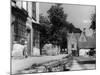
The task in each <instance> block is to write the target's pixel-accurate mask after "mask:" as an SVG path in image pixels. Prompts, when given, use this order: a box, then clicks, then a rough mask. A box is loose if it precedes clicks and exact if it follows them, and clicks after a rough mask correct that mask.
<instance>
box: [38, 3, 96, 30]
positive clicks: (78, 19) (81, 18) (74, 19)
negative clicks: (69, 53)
mask: <svg viewBox="0 0 100 75" xmlns="http://www.w3.org/2000/svg"><path fill="white" fill-rule="evenodd" d="M52 5H54V3H40V8H39V9H40V13H42V14H43V15H44V16H47V15H48V14H47V11H48V10H49V9H50V7H51V6H52ZM62 7H63V10H64V13H65V14H67V15H68V17H67V19H66V20H67V21H68V22H70V23H73V25H74V26H75V27H77V28H80V29H81V30H82V29H83V28H87V29H88V28H89V27H90V24H91V20H90V17H91V14H93V13H94V12H95V6H89V5H73V4H62Z"/></svg>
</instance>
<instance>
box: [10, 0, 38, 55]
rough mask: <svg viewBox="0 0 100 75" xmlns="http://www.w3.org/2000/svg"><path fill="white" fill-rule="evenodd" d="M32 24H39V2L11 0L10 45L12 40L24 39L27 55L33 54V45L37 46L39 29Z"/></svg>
mask: <svg viewBox="0 0 100 75" xmlns="http://www.w3.org/2000/svg"><path fill="white" fill-rule="evenodd" d="M33 25H35V26H36V25H37V27H38V26H39V3H36V2H28V1H17V0H12V1H11V45H13V42H14V41H16V42H19V43H20V41H21V40H22V39H24V40H26V41H27V48H28V49H27V50H28V51H27V52H28V55H29V56H31V55H32V54H33V47H37V48H39V30H37V29H36V28H34V26H33ZM27 32H28V33H27ZM11 47H13V46H11Z"/></svg>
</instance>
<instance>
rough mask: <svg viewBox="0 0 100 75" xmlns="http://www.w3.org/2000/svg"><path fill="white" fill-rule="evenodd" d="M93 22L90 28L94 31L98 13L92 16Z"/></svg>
mask: <svg viewBox="0 0 100 75" xmlns="http://www.w3.org/2000/svg"><path fill="white" fill-rule="evenodd" d="M91 20H92V21H91V26H90V28H92V29H93V30H95V29H96V13H94V14H92V16H91Z"/></svg>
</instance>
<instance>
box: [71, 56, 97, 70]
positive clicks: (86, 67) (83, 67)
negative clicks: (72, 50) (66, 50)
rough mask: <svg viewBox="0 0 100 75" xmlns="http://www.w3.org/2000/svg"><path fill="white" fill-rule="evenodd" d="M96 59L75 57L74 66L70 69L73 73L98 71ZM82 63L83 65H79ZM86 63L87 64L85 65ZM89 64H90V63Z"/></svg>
mask: <svg viewBox="0 0 100 75" xmlns="http://www.w3.org/2000/svg"><path fill="white" fill-rule="evenodd" d="M93 61H94V62H96V58H92V57H74V59H73V62H72V66H71V68H70V70H71V71H75V70H76V71H77V70H94V69H96V63H93ZM79 62H81V63H79ZM83 62H85V63H83ZM88 62H89V63H88Z"/></svg>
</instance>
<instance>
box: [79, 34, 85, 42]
mask: <svg viewBox="0 0 100 75" xmlns="http://www.w3.org/2000/svg"><path fill="white" fill-rule="evenodd" d="M86 41H87V40H86V36H85V34H84V33H83V32H82V33H81V36H80V38H79V42H86Z"/></svg>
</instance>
